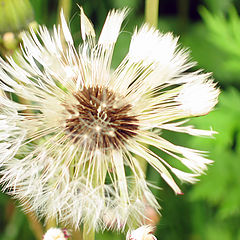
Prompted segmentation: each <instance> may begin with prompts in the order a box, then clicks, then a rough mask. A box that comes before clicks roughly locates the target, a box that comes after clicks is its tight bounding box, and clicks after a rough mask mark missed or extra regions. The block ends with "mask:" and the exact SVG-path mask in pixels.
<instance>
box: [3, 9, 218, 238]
mask: <svg viewBox="0 0 240 240" xmlns="http://www.w3.org/2000/svg"><path fill="white" fill-rule="evenodd" d="M80 10H81V33H82V39H83V42H82V44H81V45H80V46H79V48H78V49H76V48H75V46H74V43H73V38H72V36H71V33H70V30H69V28H68V24H67V21H66V20H65V18H64V14H63V12H61V25H59V26H57V27H56V26H55V27H54V28H53V31H51V32H50V31H48V29H47V28H46V27H44V26H43V27H40V28H39V32H38V33H35V32H34V31H33V30H31V31H30V33H23V34H22V36H23V45H22V47H21V51H22V54H19V55H18V60H17V61H16V62H15V60H13V59H12V58H11V57H9V58H8V61H7V62H6V61H4V60H3V59H1V58H0V80H1V81H0V88H1V91H2V94H1V95H0V105H1V108H0V140H1V142H0V153H1V156H0V175H1V178H0V183H1V184H2V188H3V190H4V191H6V192H7V193H9V194H10V195H12V196H13V197H14V198H16V199H18V200H19V201H20V203H21V204H22V206H23V207H24V208H25V209H26V208H27V210H28V211H35V212H36V213H37V215H38V217H39V218H45V220H47V219H50V218H52V217H55V218H57V221H58V222H61V223H62V224H67V225H72V226H73V227H74V228H76V229H78V228H79V227H80V225H81V224H82V223H85V222H87V223H88V225H89V227H91V228H95V229H96V230H100V229H101V230H103V229H105V228H113V229H118V230H124V228H125V226H128V228H130V229H132V228H133V226H134V224H135V223H138V224H139V225H141V224H142V221H143V219H146V217H147V216H146V212H147V211H146V209H147V208H149V207H150V208H151V209H154V210H155V211H156V212H158V210H159V209H160V206H159V204H158V202H157V200H156V198H155V197H154V195H153V193H152V192H151V190H150V187H153V186H152V185H151V184H149V183H148V182H147V181H146V180H145V173H144V171H143V169H142V167H141V164H140V161H146V162H148V163H149V164H150V165H151V166H152V167H153V168H154V169H155V170H156V171H157V172H158V173H159V174H160V175H161V177H162V178H163V179H164V180H165V181H166V182H167V183H168V185H169V186H170V187H171V188H172V189H173V191H174V192H175V193H176V194H180V193H181V190H180V188H179V186H178V185H177V184H176V182H175V180H174V177H173V176H175V177H177V178H178V179H180V181H182V182H188V183H194V182H196V179H197V177H198V176H199V175H200V174H202V173H203V172H204V171H205V170H206V169H207V165H208V164H210V163H211V162H212V161H211V160H209V159H207V158H206V156H205V153H204V152H201V151H197V150H194V149H189V148H186V147H183V146H177V145H175V144H174V143H171V142H169V141H167V140H165V139H164V138H163V137H162V136H161V133H162V132H163V131H165V130H168V131H175V132H182V133H187V134H191V135H194V136H208V137H210V136H212V134H214V133H215V132H214V131H212V130H211V131H208V130H199V129H195V128H194V127H193V126H185V124H186V123H187V121H186V120H185V119H186V118H188V117H192V116H195V115H202V114H206V113H207V112H208V111H211V110H212V109H213V107H214V106H215V104H216V103H217V97H218V94H219V90H218V89H216V87H215V84H214V83H213V81H212V80H211V79H209V78H210V76H209V74H202V73H201V72H199V71H196V72H190V68H191V67H192V66H194V65H195V63H192V62H190V61H189V52H187V51H186V50H184V49H181V48H180V46H179V45H178V38H176V37H174V36H173V34H171V33H167V34H163V33H161V32H159V31H158V30H156V29H154V28H153V27H149V26H148V25H146V24H144V25H143V26H142V27H140V28H139V29H136V30H135V31H134V33H133V36H132V40H131V43H130V48H129V52H128V54H127V55H126V56H125V58H124V59H123V60H122V61H121V63H120V64H119V66H118V67H117V68H116V69H111V61H112V56H113V51H114V46H115V43H116V40H117V38H118V35H119V33H120V30H121V24H122V22H123V20H124V18H125V16H126V13H127V10H126V9H123V10H113V11H110V13H109V14H108V16H107V19H106V21H105V24H104V26H103V30H102V32H101V34H100V37H99V40H97V39H96V34H95V31H94V28H93V25H92V23H91V22H90V20H88V18H87V16H86V15H85V14H84V12H83V9H82V8H80ZM62 33H63V34H62ZM123 34H124V33H123ZM62 38H64V39H65V43H66V44H62V43H63V41H62V40H63V39H62ZM143 46H144V47H143ZM4 91H8V92H10V93H14V94H15V95H16V96H17V97H19V99H24V102H20V103H19V102H16V101H15V98H14V99H11V98H9V97H8V96H7V95H6V94H4ZM25 101H26V102H25ZM183 119H184V120H183ZM148 145H149V146H152V148H147V147H146V146H148ZM152 149H159V150H161V151H163V152H165V153H166V154H168V155H170V156H171V157H172V158H173V159H175V161H178V162H180V164H182V165H184V166H183V167H184V168H182V169H185V168H188V169H189V171H186V172H185V171H180V170H178V169H176V168H174V167H173V166H171V164H170V163H168V161H166V160H165V159H163V158H161V156H158V155H157V154H156V153H155V152H154V151H152ZM126 168H127V169H128V170H126ZM129 172H131V173H129ZM145 230H146V229H145ZM145 230H143V231H140V232H141V233H143V232H146V233H147V231H145ZM132 236H135V235H134V233H132ZM140 236H143V235H141V234H140ZM146 237H147V238H145V239H149V238H148V237H153V236H152V235H151V234H147V235H146ZM132 239H135V238H132ZM140 239H141V238H140ZM150 239H151V238H150ZM153 239H154V237H153ZM137 240H138V238H137Z"/></svg>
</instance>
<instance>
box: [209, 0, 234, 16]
mask: <svg viewBox="0 0 240 240" xmlns="http://www.w3.org/2000/svg"><path fill="white" fill-rule="evenodd" d="M204 2H205V4H206V6H207V8H208V9H210V11H211V12H214V13H216V12H225V11H227V10H228V8H229V7H230V6H231V4H233V3H234V0H204Z"/></svg>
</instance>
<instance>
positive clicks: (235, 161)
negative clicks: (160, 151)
mask: <svg viewBox="0 0 240 240" xmlns="http://www.w3.org/2000/svg"><path fill="white" fill-rule="evenodd" d="M0 2H1V0H0ZM30 2H31V4H32V7H33V9H34V13H35V20H36V21H37V22H38V23H40V24H46V25H47V26H48V27H51V26H52V25H53V24H56V22H57V19H58V13H57V9H58V1H57V0H30ZM77 3H78V4H79V5H81V6H83V8H84V10H85V13H86V15H87V16H89V17H90V19H91V20H92V22H93V23H94V25H95V29H97V34H99V32H100V30H101V28H102V25H103V23H104V19H105V17H106V15H107V13H108V11H109V9H111V8H123V7H129V8H130V12H129V16H128V17H127V19H126V21H125V22H124V25H123V29H122V32H121V34H120V37H119V40H118V42H117V45H116V48H115V51H114V61H113V66H116V65H117V64H118V63H119V62H120V61H121V59H122V58H123V57H124V55H125V54H126V52H127V51H128V43H129V41H130V39H131V33H132V32H133V30H134V28H135V26H136V25H137V26H140V25H141V23H142V22H143V20H144V1H141V0H131V1H129V0H115V1H111V0H104V1H94V0H88V1H83V0H72V11H71V16H70V18H69V24H70V27H71V30H72V33H73V36H74V39H75V41H76V45H77V44H79V43H80V42H81V37H80V19H79V9H78V7H77ZM159 5H160V11H159V13H160V17H159V29H160V30H161V31H163V32H167V31H171V32H173V33H174V34H175V35H180V36H181V37H180V42H181V45H183V46H186V47H187V48H189V49H190V50H191V56H192V59H193V60H195V61H197V62H198V63H199V64H198V66H197V68H199V66H200V68H203V69H205V70H206V71H211V72H213V76H214V77H215V78H216V80H217V81H218V82H219V87H220V88H221V89H222V93H221V96H220V102H219V104H218V106H217V107H216V110H215V111H213V112H212V113H210V114H209V115H207V116H204V117H199V118H197V119H192V120H191V123H192V124H194V125H196V126H197V127H199V128H202V129H209V127H210V126H211V127H212V128H213V129H214V130H215V131H217V132H218V134H217V135H215V137H214V138H212V139H208V138H197V137H190V136H186V135H184V134H174V133H168V132H164V133H163V134H164V137H166V138H168V139H169V140H171V141H174V143H176V144H180V145H184V146H190V147H192V148H196V149H200V150H206V151H208V152H209V157H210V158H211V159H213V160H214V163H213V164H212V165H211V166H210V167H209V171H207V173H206V175H204V176H202V177H201V181H200V182H199V183H197V184H196V185H195V186H188V185H183V186H182V189H183V192H184V193H185V194H184V195H183V196H175V195H174V193H173V192H172V190H171V189H170V188H169V187H168V186H167V185H166V184H165V183H164V182H163V181H162V180H161V178H160V177H159V174H157V173H156V171H155V170H153V169H152V168H149V169H148V180H149V181H150V182H151V183H154V184H156V185H158V186H161V188H162V190H159V189H153V192H154V194H155V195H156V197H157V198H158V200H159V202H160V205H161V206H162V210H161V213H162V217H161V219H160V222H159V224H158V226H157V232H156V236H157V237H158V239H159V240H231V239H234V240H235V239H236V240H240V228H239V223H240V191H239V186H240V177H239V172H240V124H239V119H240V107H239V106H240V11H239V9H240V3H239V1H237V0H195V1H192V0H170V1H169V0H160V3H159ZM164 157H165V158H169V157H168V156H164ZM169 160H170V159H169ZM171 160H173V159H171ZM17 239H24V240H28V239H34V235H33V233H32V232H31V229H30V226H29V223H28V221H27V217H26V216H25V215H24V214H23V213H22V211H21V210H20V208H15V207H14V205H13V202H12V201H11V200H10V198H9V197H7V196H6V195H4V194H2V193H0V240H17ZM96 239H105V240H108V239H109V240H110V239H115V240H120V239H124V236H123V235H122V234H116V233H115V234H113V233H111V232H105V233H104V235H103V236H102V234H101V233H99V234H97V237H96Z"/></svg>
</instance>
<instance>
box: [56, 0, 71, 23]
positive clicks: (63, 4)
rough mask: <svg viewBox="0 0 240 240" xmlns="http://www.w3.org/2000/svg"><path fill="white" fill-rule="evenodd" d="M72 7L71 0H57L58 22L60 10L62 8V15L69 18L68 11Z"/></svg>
mask: <svg viewBox="0 0 240 240" xmlns="http://www.w3.org/2000/svg"><path fill="white" fill-rule="evenodd" d="M71 7H72V1H71V0H59V4H58V13H59V14H58V23H60V11H61V9H62V10H63V13H64V16H65V18H66V19H69V16H70V12H71Z"/></svg>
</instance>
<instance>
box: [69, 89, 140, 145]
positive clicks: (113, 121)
mask: <svg viewBox="0 0 240 240" xmlns="http://www.w3.org/2000/svg"><path fill="white" fill-rule="evenodd" d="M74 96H75V98H76V100H77V103H76V104H74V105H67V104H66V105H65V107H66V109H67V111H68V112H69V113H70V117H69V118H68V119H67V120H66V125H65V129H66V132H67V133H68V134H69V135H70V136H71V138H72V139H74V142H80V143H85V144H87V146H88V147H89V148H91V149H100V150H106V149H109V148H119V147H121V146H122V145H123V144H124V143H125V142H126V141H127V140H128V139H129V138H131V137H133V136H134V135H136V130H137V129H138V127H139V125H138V120H137V117H136V116H135V115H134V114H133V113H132V105H131V104H129V103H126V102H124V99H123V98H122V97H121V96H117V95H116V94H114V93H113V92H112V91H110V90H108V89H106V88H103V87H98V86H95V87H88V88H87V87H84V88H83V89H82V90H81V91H79V92H77V93H75V94H74Z"/></svg>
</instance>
